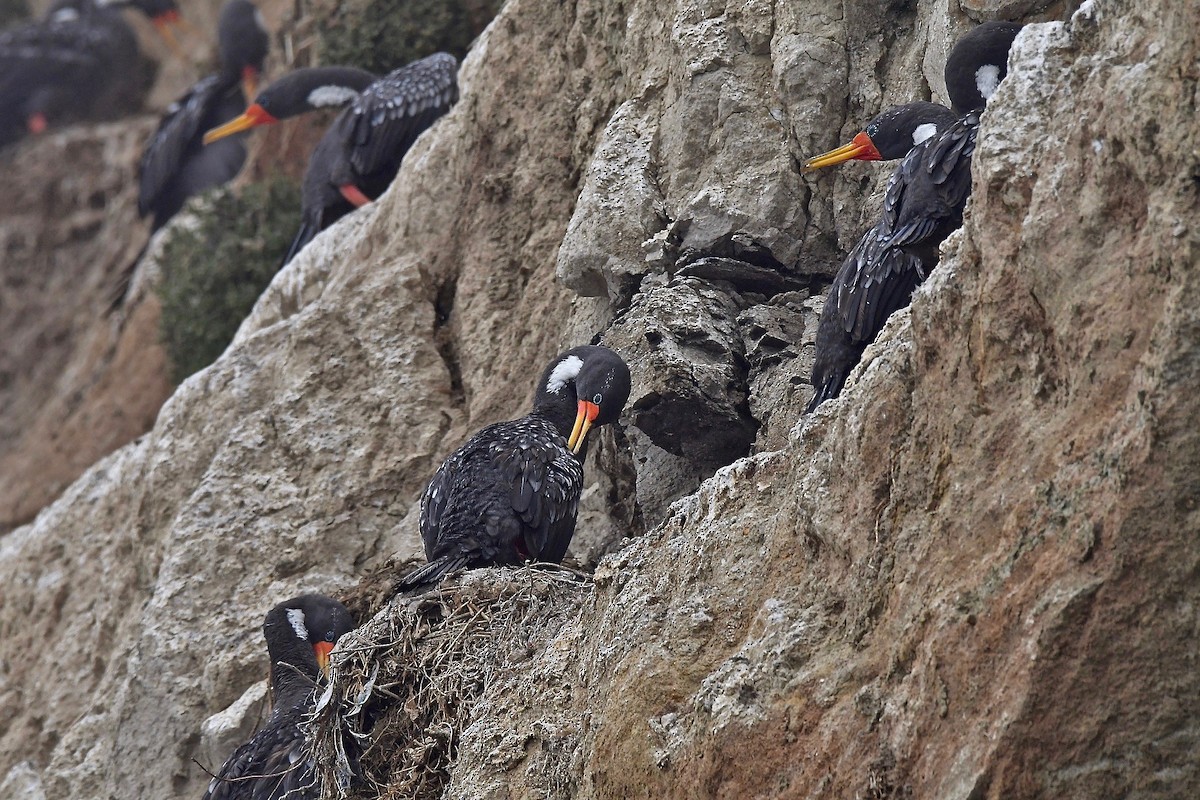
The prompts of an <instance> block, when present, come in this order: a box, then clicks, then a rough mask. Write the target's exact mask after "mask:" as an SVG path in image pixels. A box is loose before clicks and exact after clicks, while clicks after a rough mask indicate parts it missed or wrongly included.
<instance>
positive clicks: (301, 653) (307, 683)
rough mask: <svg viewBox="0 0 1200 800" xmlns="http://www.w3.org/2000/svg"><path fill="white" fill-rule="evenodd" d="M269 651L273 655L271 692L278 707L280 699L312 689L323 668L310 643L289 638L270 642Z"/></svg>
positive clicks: (268, 644)
mask: <svg viewBox="0 0 1200 800" xmlns="http://www.w3.org/2000/svg"><path fill="white" fill-rule="evenodd" d="M267 651H268V652H269V653H270V654H271V687H272V689H271V690H272V696H273V697H274V698H275V704H276V705H279V700H280V698H283V697H289V696H291V695H293V694H296V693H297V692H300V691H310V690H311V689H312V686H313V684H314V683H316V681H317V678H318V677H319V676H320V674H321V668H320V667H319V666H318V665H317V657H316V655H315V654H314V653H313V649H312V646H311V645H310V644H309V643H308V642H302V641H300V640H299V639H296V638H295V637H291V636H288V637H285V638H282V639H281V640H280V641H276V642H271V641H268V642H267Z"/></svg>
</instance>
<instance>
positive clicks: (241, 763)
mask: <svg viewBox="0 0 1200 800" xmlns="http://www.w3.org/2000/svg"><path fill="white" fill-rule="evenodd" d="M353 629H354V620H353V618H351V616H350V612H349V611H348V610H347V609H346V607H345V606H343V605H342V604H341V603H339V602H338V601H336V600H333V599H331V598H329V597H325V596H324V595H319V594H306V595H302V596H300V597H296V598H293V599H291V600H288V601H287V602H284V603H280V604H279V605H277V606H275V608H273V609H271V611H270V612H269V613H268V614H267V618H266V621H264V622H263V636H265V637H266V640H267V652H268V653H270V655H271V708H272V711H271V718H270V719H269V720H267V723H266V725H264V726H263V727H262V728H261V729H260V730H259V731H258V733H256V734H254V737H253V738H251V739H250V741H248V742H246V743H245V744H243V745H242V746H241V747H239V748H238V749H236V750H234V751H233V755H231V756H230V757H229V758H228V759H227V760H226V761H225V764H224V765H223V766H222V767H221V770H220V772H218V773H217V776H216V777H215V778H213V779H212V781H210V782H209V784H208V792H207V793H206V794H205V795H204V798H205V800H285V798H286V800H317V798H319V797H320V796H321V790H320V786H319V785H318V784H317V776H316V769H315V766H314V764H313V758H312V755H311V753H310V751H309V743H308V740H307V738H306V737H305V735H304V732H303V731H302V730H301V728H300V723H301V722H302V721H303V720H304V718H305V717H306V716H308V715H309V714H311V713H312V710H313V706H314V703H315V697H314V694H315V690H316V688H317V681H318V679H319V678H321V677H322V676H323V675H324V673H325V672H326V671H327V669H328V665H329V653H330V651H331V650H333V646H334V644H335V643H336V642H337V640H338V639H339V638H340V637H341V636H342V635H343V634H346V633H348V632H349V631H351V630H353Z"/></svg>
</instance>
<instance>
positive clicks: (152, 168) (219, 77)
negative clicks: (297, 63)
mask: <svg viewBox="0 0 1200 800" xmlns="http://www.w3.org/2000/svg"><path fill="white" fill-rule="evenodd" d="M217 41H218V48H219V52H220V58H221V69H220V72H218V73H217V74H216V75H209V76H208V77H206V78H204V79H202V80H200V81H198V82H197V83H196V84H194V85H193V86H192V88H190V89H188V91H187V92H186V93H185V94H184V95H183V96H182V97H180V98H179V99H178V100H176V101H175V102H174V103H172V104H171V105H170V107H169V108H167V113H166V114H165V115H164V116H163V118H162V121H160V122H159V124H158V129H157V130H156V131H155V132H154V135H153V136H151V137H150V141H148V142H147V143H146V148H145V150H144V151H143V153H142V162H141V171H140V183H139V187H138V213H139V214H141V215H142V216H143V217H144V216H146V215H147V214H150V213H153V214H154V221H153V229H154V230H158V229H159V228H161V227H162V226H163V225H165V224H166V222H167V220H169V219H170V218H171V217H173V216H174V215H175V213H176V212H178V211H179V209H180V208H182V207H183V204H184V202H185V201H186V200H187V199H188V198H189V197H191V196H192V195H195V194H199V193H200V192H203V191H204V190H205V189H210V188H212V187H214V186H220V185H221V184H223V183H225V182H226V181H229V180H231V179H232V178H233V177H234V176H235V175H237V173H238V171H240V170H241V168H242V164H243V163H244V162H245V160H246V146H245V144H244V143H243V141H242V139H243V138H244V137H242V136H238V137H231V138H227V139H224V140H222V141H221V142H219V143H217V144H214V145H212V146H211V147H205V146H204V145H203V143H202V141H201V139H202V137H203V133H204V131H207V130H208V129H210V128H212V127H214V126H216V125H220V124H222V123H224V122H227V121H228V120H231V119H234V118H235V117H237V116H238V115H239V114H240V113H241V111H242V109H243V108H245V107H246V98H247V97H253V96H254V88H255V85H256V83H257V80H258V76H259V74H260V73H261V72H262V68H263V61H264V60H265V59H266V57H267V49H268V44H269V43H268V34H267V30H266V26H265V25H264V24H263V20H262V15H261V14H259V13H258V9H257V8H255V6H254V4H253V3H251V2H250V0H229V1H228V2H227V3H225V5H224V7H223V8H222V9H221V17H220V19H219V21H218V23H217ZM239 82H240V83H239Z"/></svg>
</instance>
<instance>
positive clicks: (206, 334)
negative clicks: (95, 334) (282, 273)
mask: <svg viewBox="0 0 1200 800" xmlns="http://www.w3.org/2000/svg"><path fill="white" fill-rule="evenodd" d="M205 197H207V198H208V200H207V202H205V203H204V204H203V206H202V210H200V211H199V212H198V213H197V217H198V219H199V225H198V226H197V227H195V228H194V229H189V228H184V227H180V228H179V229H178V230H176V231H175V232H174V233H173V234H172V235H171V239H170V241H168V242H167V244H166V247H165V248H164V251H163V257H162V273H163V274H162V283H161V285H160V286H159V290H158V291H159V296H160V298H161V299H162V321H161V322H160V333H161V335H162V340H163V345H164V346H165V347H166V349H167V355H168V357H169V358H170V359H171V370H172V373H171V378H172V380H173V381H174V382H175V383H177V384H178V383H181V382H182V381H183V380H184V379H185V378H187V377H188V376H189V375H191V374H192V373H194V372H196V371H198V370H201V369H203V368H204V367H206V366H208V365H209V364H211V363H212V362H213V361H215V360H216V358H217V356H219V355H221V353H222V352H224V350H225V348H226V346H228V344H229V342H230V341H231V340H232V339H233V336H234V334H235V333H237V329H238V326H239V325H241V323H242V320H243V319H245V318H246V315H247V314H249V313H250V310H251V309H252V308H253V307H254V302H255V300H257V299H258V296H259V295H260V294H262V291H263V289H265V288H266V286H267V284H268V283H270V282H271V278H272V277H274V275H275V273H276V272H277V271H278V270H279V265H280V262H281V260H282V258H283V255H284V253H286V252H287V250H288V245H289V244H290V243H291V240H292V236H293V235H294V234H295V232H296V219H297V218H298V217H299V208H300V190H299V187H297V186H296V185H295V184H294V183H292V182H291V181H289V180H286V179H283V178H275V179H272V180H268V181H264V182H262V183H256V184H250V185H248V186H246V187H244V188H243V189H241V190H240V191H237V192H235V191H232V190H229V189H218V190H216V191H215V192H214V193H212V194H209V195H205Z"/></svg>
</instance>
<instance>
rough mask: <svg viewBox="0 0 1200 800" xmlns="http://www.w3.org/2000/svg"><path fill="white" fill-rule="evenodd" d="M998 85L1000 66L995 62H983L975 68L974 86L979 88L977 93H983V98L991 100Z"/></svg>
mask: <svg viewBox="0 0 1200 800" xmlns="http://www.w3.org/2000/svg"><path fill="white" fill-rule="evenodd" d="M999 85H1000V68H999V67H997V66H996V65H995V64H984V65H983V66H982V67H980V68H979V69H977V70H975V88H976V89H978V90H979V94H981V95H983V99H984V100H991V99H992V95H993V94H995V93H996V87H997V86H999Z"/></svg>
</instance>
